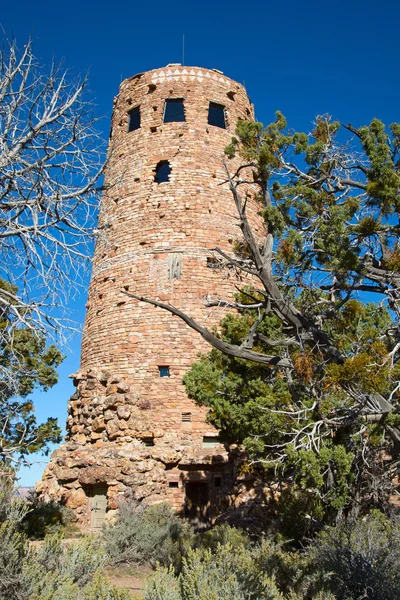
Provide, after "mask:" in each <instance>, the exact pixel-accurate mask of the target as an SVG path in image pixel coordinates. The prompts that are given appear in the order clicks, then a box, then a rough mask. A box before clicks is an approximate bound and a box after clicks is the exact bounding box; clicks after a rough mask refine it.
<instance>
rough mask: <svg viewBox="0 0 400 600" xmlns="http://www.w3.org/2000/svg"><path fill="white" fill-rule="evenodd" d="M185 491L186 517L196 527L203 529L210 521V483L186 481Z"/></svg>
mask: <svg viewBox="0 0 400 600" xmlns="http://www.w3.org/2000/svg"><path fill="white" fill-rule="evenodd" d="M185 491H186V495H185V517H186V518H187V519H188V520H189V521H190V523H191V524H192V525H193V526H194V527H196V528H198V529H201V528H202V527H204V526H205V525H206V524H208V522H209V514H208V513H209V504H210V498H209V493H208V483H206V482H203V481H190V482H188V483H186V486H185Z"/></svg>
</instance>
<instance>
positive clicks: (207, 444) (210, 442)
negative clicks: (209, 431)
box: [202, 435, 221, 448]
mask: <svg viewBox="0 0 400 600" xmlns="http://www.w3.org/2000/svg"><path fill="white" fill-rule="evenodd" d="M220 443H221V442H220V439H219V437H218V436H217V435H205V436H204V437H203V444H202V446H203V448H215V447H216V446H218V445H219V444H220Z"/></svg>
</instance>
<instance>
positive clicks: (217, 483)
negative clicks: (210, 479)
mask: <svg viewBox="0 0 400 600" xmlns="http://www.w3.org/2000/svg"><path fill="white" fill-rule="evenodd" d="M214 485H215V487H221V486H222V477H215V478H214Z"/></svg>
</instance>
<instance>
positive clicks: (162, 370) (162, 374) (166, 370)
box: [158, 366, 170, 377]
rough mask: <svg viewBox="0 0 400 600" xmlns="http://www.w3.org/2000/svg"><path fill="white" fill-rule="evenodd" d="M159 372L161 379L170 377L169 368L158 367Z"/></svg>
mask: <svg viewBox="0 0 400 600" xmlns="http://www.w3.org/2000/svg"><path fill="white" fill-rule="evenodd" d="M158 372H159V374H160V377H170V373H169V367H167V366H160V367H158Z"/></svg>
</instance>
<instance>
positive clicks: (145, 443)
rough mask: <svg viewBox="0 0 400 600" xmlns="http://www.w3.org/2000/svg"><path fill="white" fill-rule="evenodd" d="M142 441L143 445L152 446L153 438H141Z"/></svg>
mask: <svg viewBox="0 0 400 600" xmlns="http://www.w3.org/2000/svg"><path fill="white" fill-rule="evenodd" d="M142 441H143V443H144V445H145V446H148V447H150V446H154V438H152V437H147V438H143V440H142Z"/></svg>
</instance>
